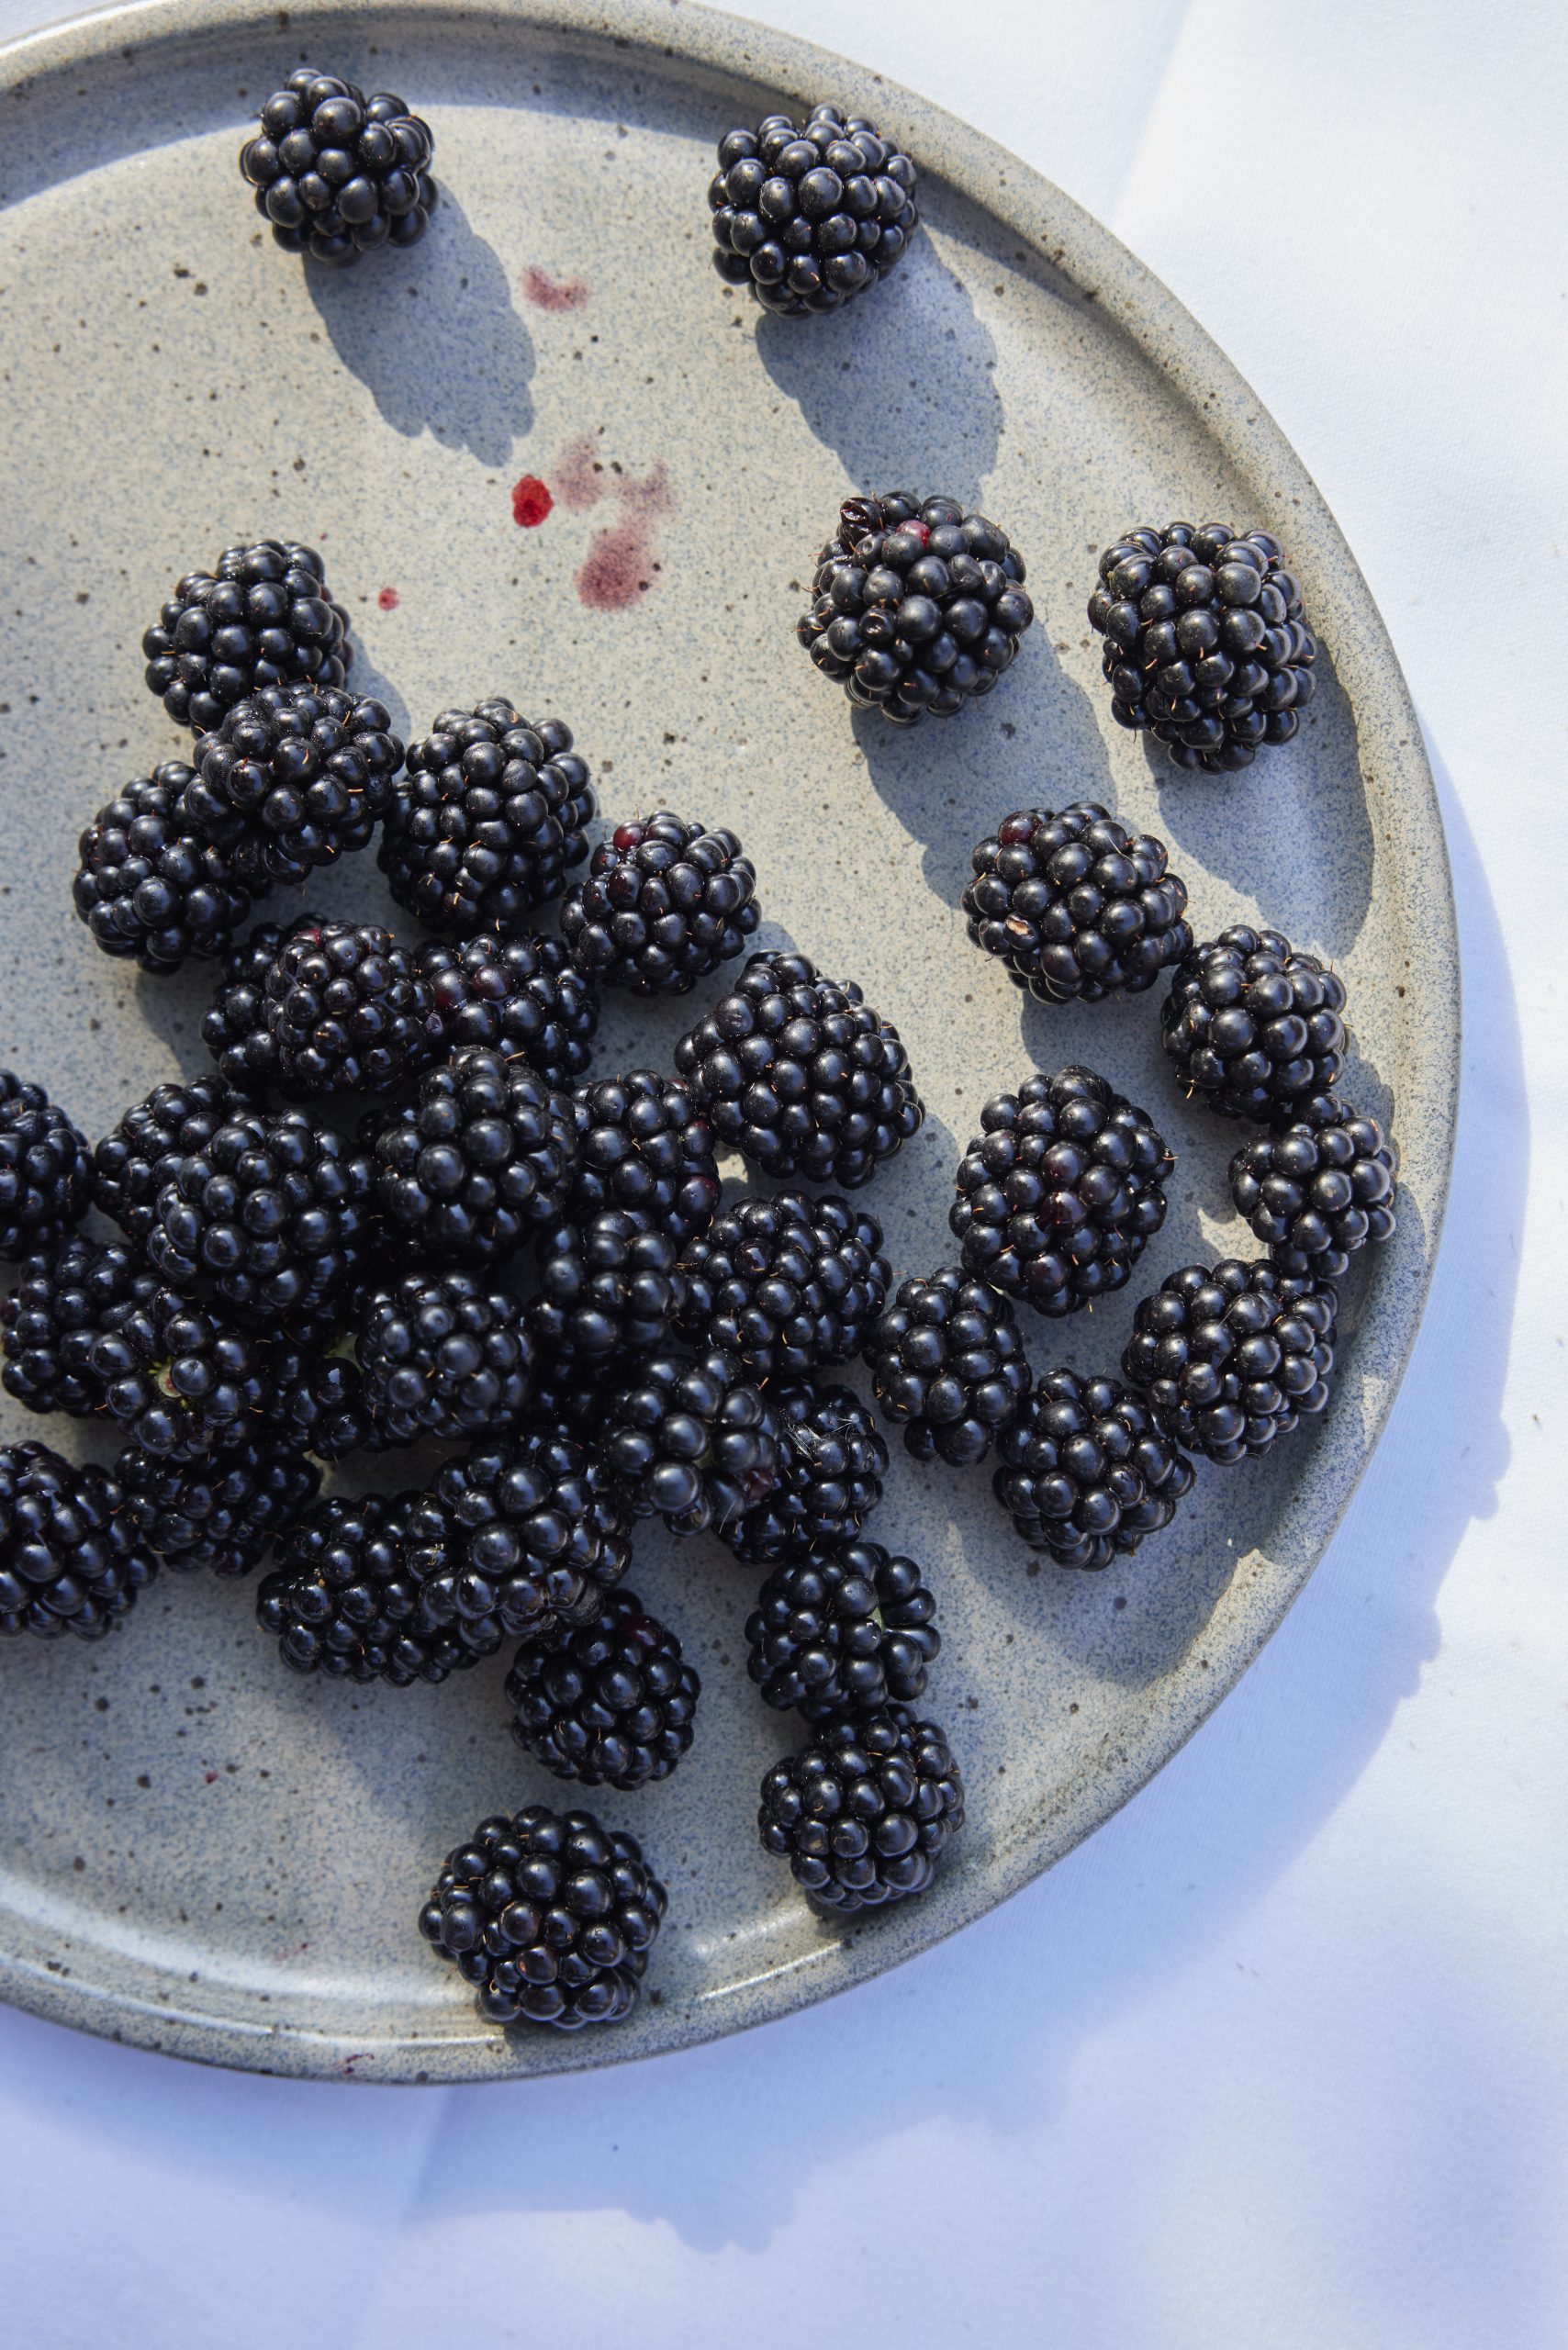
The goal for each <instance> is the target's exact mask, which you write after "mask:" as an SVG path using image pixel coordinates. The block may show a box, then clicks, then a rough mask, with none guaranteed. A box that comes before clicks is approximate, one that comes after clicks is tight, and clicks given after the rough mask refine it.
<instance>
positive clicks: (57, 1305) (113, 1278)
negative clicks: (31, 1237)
mask: <svg viewBox="0 0 1568 2350" xmlns="http://www.w3.org/2000/svg"><path fill="white" fill-rule="evenodd" d="M139 1270H140V1259H139V1258H138V1257H137V1256H136V1255H135V1254H134V1253H133V1251H132V1250H130V1249H129V1248H122V1247H121V1246H120V1245H119V1244H118V1242H112V1243H111V1244H110V1245H109V1246H108V1247H107V1248H102V1247H100V1246H99V1244H98V1242H97V1241H95V1240H89V1239H87V1238H86V1237H84V1235H83V1234H81V1233H73V1235H72V1237H71V1238H70V1239H69V1240H63V1241H62V1242H61V1243H60V1244H59V1246H58V1247H56V1248H50V1249H44V1250H42V1251H40V1252H39V1254H38V1255H37V1256H33V1257H24V1258H23V1259H22V1263H21V1268H20V1271H19V1274H18V1278H17V1286H16V1288H15V1289H14V1290H13V1291H12V1292H11V1293H10V1295H9V1296H8V1297H6V1298H5V1299H3V1300H0V1347H3V1348H4V1351H5V1356H6V1371H5V1384H6V1393H7V1394H8V1395H14V1396H15V1397H16V1399H17V1403H18V1404H26V1406H27V1408H28V1411H29V1412H68V1413H70V1415H71V1416H72V1417H73V1419H90V1418H91V1417H92V1416H93V1414H94V1413H95V1412H97V1411H100V1410H101V1409H102V1408H103V1402H104V1382H103V1381H102V1380H101V1379H100V1378H99V1377H98V1376H97V1375H96V1373H95V1371H94V1369H93V1343H94V1340H95V1338H96V1337H98V1335H99V1333H100V1331H101V1330H102V1329H103V1327H104V1324H105V1317H106V1315H107V1314H108V1313H109V1311H110V1309H111V1307H113V1306H116V1305H119V1304H123V1303H124V1302H125V1301H126V1300H127V1299H128V1298H129V1297H130V1295H131V1294H132V1292H133V1290H134V1287H135V1284H136V1281H137V1276H138V1272H139Z"/></svg>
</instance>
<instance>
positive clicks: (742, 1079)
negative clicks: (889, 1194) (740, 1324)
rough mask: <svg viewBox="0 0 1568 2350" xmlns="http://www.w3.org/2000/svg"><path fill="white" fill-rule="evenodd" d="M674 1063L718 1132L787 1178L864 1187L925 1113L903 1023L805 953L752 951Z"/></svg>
mask: <svg viewBox="0 0 1568 2350" xmlns="http://www.w3.org/2000/svg"><path fill="white" fill-rule="evenodd" d="M675 1065H676V1067H677V1069H679V1071H680V1073H681V1075H682V1076H683V1077H684V1078H686V1079H688V1080H689V1082H690V1084H691V1086H692V1089H693V1091H695V1093H696V1095H697V1097H698V1099H699V1100H700V1102H701V1103H702V1105H703V1110H704V1113H705V1114H706V1116H707V1117H708V1118H709V1119H710V1120H711V1124H712V1129H713V1132H714V1134H715V1135H716V1136H718V1138H719V1140H720V1141H721V1142H723V1143H727V1144H728V1145H729V1146H730V1147H731V1148H732V1149H734V1150H738V1151H739V1152H740V1153H741V1154H742V1156H743V1157H744V1158H747V1159H749V1160H750V1162H751V1164H752V1165H753V1166H754V1167H757V1168H760V1169H761V1170H762V1172H763V1173H764V1174H765V1175H771V1176H774V1177H777V1178H778V1179H779V1180H780V1181H788V1180H790V1178H792V1177H796V1176H801V1175H803V1176H807V1177H809V1178H810V1179H811V1181H813V1182H818V1183H836V1184H838V1185H839V1186H840V1187H841V1188H842V1189H843V1190H845V1191H846V1192H851V1191H857V1190H858V1189H859V1187H860V1185H861V1184H862V1183H868V1182H869V1181H870V1180H871V1178H872V1176H873V1175H874V1174H875V1173H876V1171H877V1169H878V1167H879V1165H880V1163H881V1161H882V1160H883V1159H885V1158H891V1157H892V1156H893V1154H894V1152H895V1151H898V1150H901V1149H902V1147H903V1145H904V1144H905V1143H906V1142H907V1141H908V1139H909V1137H910V1136H911V1135H913V1134H914V1133H915V1132H916V1131H917V1129H918V1128H919V1126H920V1125H921V1123H922V1121H923V1119H924V1116H925V1111H924V1105H923V1103H922V1102H921V1099H920V1096H919V1094H918V1093H917V1092H916V1091H915V1090H914V1080H913V1077H912V1076H911V1074H910V1067H909V1056H908V1054H907V1053H906V1052H905V1051H904V1048H903V1046H902V1042H901V1041H900V1038H899V1033H898V1030H897V1029H896V1028H894V1027H892V1026H891V1025H890V1024H889V1023H888V1022H887V1021H885V1020H884V1019H883V1018H882V1017H881V1015H880V1013H877V1012H874V1011H872V1009H871V1008H870V1006H869V1005H868V1003H867V1002H866V1001H865V999H864V997H863V996H862V994H861V992H860V990H859V989H858V988H857V986H856V985H855V984H854V983H853V981H847V982H846V983H845V984H844V985H843V986H839V985H838V984H837V983H836V982H834V980H832V979H819V978H818V977H817V973H816V968H815V966H814V965H813V964H812V963H809V962H808V961H807V959H806V957H804V956H803V955H754V956H753V957H752V958H751V960H750V962H749V963H748V964H747V965H746V967H745V970H744V971H743V973H742V974H741V977H740V979H739V980H738V981H737V983H736V985H735V989H734V993H733V994H730V995H727V996H724V997H722V999H721V1001H720V1002H718V1003H716V1004H715V1005H714V1007H713V1009H712V1011H711V1013H709V1014H708V1017H707V1018H706V1020H704V1021H703V1022H702V1023H701V1024H700V1026H698V1027H696V1028H693V1029H692V1030H690V1031H689V1034H688V1035H684V1036H683V1037H682V1038H681V1039H680V1042H679V1043H678V1045H677V1046H676V1048H675Z"/></svg>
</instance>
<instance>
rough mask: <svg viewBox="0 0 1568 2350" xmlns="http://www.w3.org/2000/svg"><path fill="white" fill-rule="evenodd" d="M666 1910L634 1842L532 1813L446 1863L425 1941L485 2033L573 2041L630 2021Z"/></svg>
mask: <svg viewBox="0 0 1568 2350" xmlns="http://www.w3.org/2000/svg"><path fill="white" fill-rule="evenodd" d="M667 1901H668V1897H667V1896H666V1892H665V1888H664V1886H662V1885H661V1884H660V1883H659V1881H658V1879H657V1877H656V1876H655V1875H654V1874H653V1872H652V1871H651V1869H649V1868H648V1866H647V1865H646V1863H644V1859H643V1851H642V1847H641V1845H640V1844H639V1843H638V1842H637V1840H636V1838H635V1837H633V1836H625V1835H621V1834H618V1833H614V1832H611V1831H610V1830H608V1829H604V1828H601V1827H600V1826H599V1822H598V1820H597V1819H596V1818H594V1816H593V1814H592V1812H590V1811H568V1812H564V1813H560V1814H557V1813H555V1812H553V1811H550V1810H548V1809H547V1808H546V1807H545V1806H544V1805H543V1804H531V1805H530V1806H529V1807H528V1808H527V1810H526V1811H520V1812H519V1813H518V1814H517V1815H516V1817H515V1818H511V1819H502V1818H494V1819H482V1820H481V1821H480V1823H479V1825H478V1827H477V1829H476V1830H475V1832H474V1835H473V1837H472V1839H471V1840H470V1841H469V1842H468V1843H466V1844H460V1845H459V1846H458V1848H457V1850H456V1851H455V1852H450V1853H449V1854H448V1855H447V1862H446V1866H445V1867H444V1868H443V1869H442V1873H441V1874H440V1876H439V1877H438V1878H437V1880H436V1883H435V1887H434V1890H433V1891H432V1893H431V1897H430V1899H429V1900H428V1901H427V1902H426V1904H425V1906H424V1908H422V1909H421V1910H420V1933H421V1934H423V1936H424V1938H425V1940H426V1941H427V1942H430V1943H431V1944H432V1945H433V1947H434V1948H435V1950H436V1951H437V1952H438V1953H440V1955H441V1956H442V1958H446V1959H450V1960H451V1961H452V1962H453V1964H454V1965H455V1966H456V1968H457V1970H458V1973H459V1974H460V1975H462V1977H463V1979H464V1981H465V1983H469V1984H471V1985H472V1986H474V1989H475V1990H476V1993H477V1995H478V1997H477V2006H478V2009H479V2012H480V2014H481V2015H483V2016H485V2017H487V2019H488V2020H489V2021H490V2022H492V2023H500V2024H508V2023H516V2022H518V2021H519V2020H522V2021H525V2022H529V2023H543V2024H549V2025H551V2026H552V2027H553V2028H554V2030H555V2031H580V2030H581V2028H582V2027H583V2026H584V2025H585V2024H596V2023H620V2022H622V2021H623V2020H624V2019H625V2018H626V2017H627V2016H629V2015H630V2014H631V2012H632V2010H633V2008H634V2007H635V2006H636V2004H637V1996H638V1992H639V1989H640V1987H641V1985H642V1980H643V1976H644V1973H645V1972H646V1969H647V1964H648V1953H649V1951H650V1950H651V1949H652V1947H653V1944H654V1941H655V1937H656V1935H657V1933H658V1930H659V1927H660V1924H661V1923H662V1921H663V1919H664V1914H665V1910H666V1906H667Z"/></svg>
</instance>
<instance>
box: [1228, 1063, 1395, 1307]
mask: <svg viewBox="0 0 1568 2350" xmlns="http://www.w3.org/2000/svg"><path fill="white" fill-rule="evenodd" d="M1230 1196H1231V1198H1232V1199H1233V1200H1234V1201H1235V1203H1236V1204H1237V1207H1238V1209H1239V1211H1240V1213H1241V1214H1243V1215H1244V1216H1245V1217H1246V1218H1247V1221H1248V1223H1249V1225H1251V1227H1252V1230H1253V1232H1254V1234H1255V1235H1256V1236H1257V1237H1258V1238H1259V1239H1260V1240H1261V1241H1262V1242H1263V1243H1264V1245H1265V1246H1266V1247H1267V1248H1268V1251H1269V1258H1270V1261H1271V1263H1272V1264H1274V1265H1277V1266H1278V1267H1279V1270H1280V1271H1281V1272H1282V1273H1291V1274H1295V1275H1297V1276H1300V1275H1302V1274H1306V1273H1315V1274H1317V1275H1319V1276H1321V1277H1322V1278H1324V1279H1326V1280H1328V1281H1337V1280H1338V1278H1339V1275H1340V1274H1341V1273H1343V1272H1344V1271H1345V1270H1346V1268H1347V1267H1348V1265H1349V1264H1350V1259H1351V1258H1352V1257H1353V1256H1354V1255H1355V1253H1356V1251H1357V1249H1358V1248H1365V1247H1366V1246H1367V1244H1368V1243H1369V1241H1370V1242H1372V1243H1373V1244H1376V1243H1378V1242H1381V1241H1384V1240H1387V1239H1389V1238H1390V1237H1392V1235H1393V1232H1394V1209H1393V1206H1392V1204H1391V1203H1392V1201H1393V1198H1394V1153H1393V1151H1392V1150H1391V1149H1390V1148H1389V1147H1388V1145H1387V1143H1385V1142H1384V1140H1383V1129H1382V1128H1381V1127H1380V1126H1379V1125H1378V1123H1377V1120H1376V1119H1375V1118H1363V1117H1361V1116H1359V1115H1358V1114H1357V1113H1356V1112H1355V1111H1354V1110H1352V1109H1350V1108H1349V1107H1348V1106H1347V1104H1346V1103H1345V1102H1341V1101H1340V1100H1339V1098H1338V1094H1334V1093H1320V1094H1315V1095H1314V1096H1313V1097H1312V1099H1311V1100H1310V1101H1308V1102H1305V1104H1304V1105H1303V1108H1302V1114H1301V1116H1300V1117H1299V1118H1297V1119H1296V1120H1295V1122H1294V1124H1293V1125H1288V1126H1285V1127H1282V1128H1281V1129H1279V1130H1277V1131H1276V1132H1275V1133H1274V1134H1272V1135H1266V1136H1260V1138H1259V1139H1258V1140H1257V1141H1255V1142H1249V1143H1244V1144H1243V1145H1242V1147H1241V1148H1240V1149H1239V1150H1238V1152H1237V1154H1236V1156H1235V1158H1233V1159H1232V1160H1231V1162H1230Z"/></svg>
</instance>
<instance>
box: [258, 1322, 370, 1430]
mask: <svg viewBox="0 0 1568 2350" xmlns="http://www.w3.org/2000/svg"><path fill="white" fill-rule="evenodd" d="M349 1305H350V1301H348V1300H344V1301H343V1310H344V1313H345V1315H346V1314H347V1313H348V1311H349ZM346 1344H347V1341H346V1339H342V1338H338V1339H323V1338H322V1337H319V1335H317V1334H315V1333H308V1334H306V1335H304V1336H299V1335H297V1334H292V1333H290V1332H288V1331H286V1330H283V1331H280V1332H279V1333H278V1334H277V1336H276V1337H273V1338H271V1339H269V1340H268V1341H267V1344H266V1346H265V1348H264V1350H263V1374H264V1376H265V1379H266V1382H267V1389H268V1395H267V1403H266V1406H265V1409H266V1417H267V1422H268V1425H269V1427H273V1428H275V1429H276V1430H277V1432H278V1435H279V1438H280V1439H281V1441H282V1442H283V1443H285V1444H287V1445H293V1446H297V1447H298V1448H300V1449H303V1450H305V1451H308V1452H313V1453H314V1454H315V1456H316V1458H317V1459H318V1460H344V1459H346V1457H347V1455H348V1454H349V1453H351V1452H384V1451H386V1449H387V1438H386V1436H385V1435H384V1434H383V1432H382V1431H381V1429H380V1428H379V1427H376V1425H375V1422H374V1421H373V1420H372V1419H371V1416H370V1406H369V1404H368V1402H367V1400H366V1396H365V1381H364V1371H362V1370H361V1369H360V1367H359V1364H358V1363H357V1362H356V1361H354V1360H353V1357H352V1355H350V1354H346V1353H344V1352H343V1351H342V1348H344V1347H345V1346H346Z"/></svg>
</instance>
